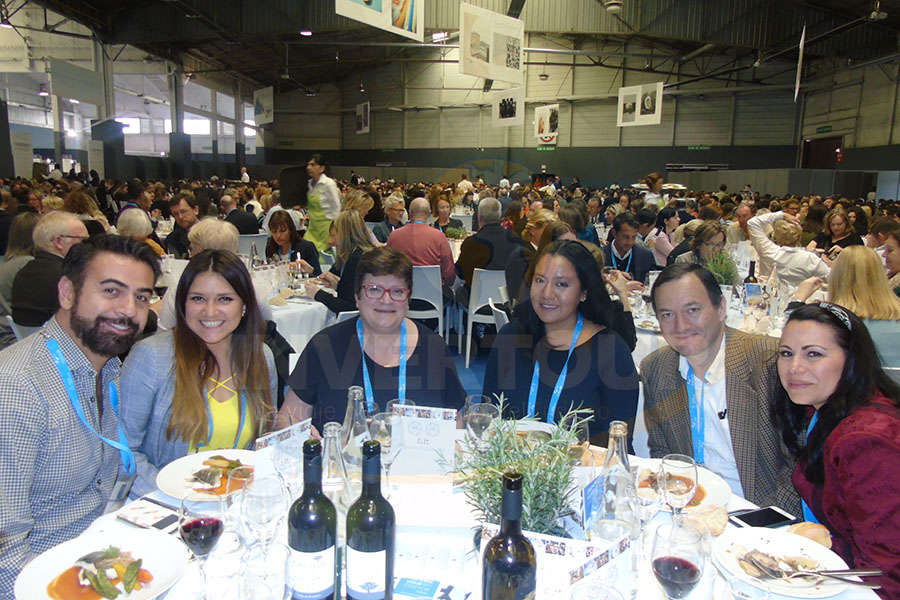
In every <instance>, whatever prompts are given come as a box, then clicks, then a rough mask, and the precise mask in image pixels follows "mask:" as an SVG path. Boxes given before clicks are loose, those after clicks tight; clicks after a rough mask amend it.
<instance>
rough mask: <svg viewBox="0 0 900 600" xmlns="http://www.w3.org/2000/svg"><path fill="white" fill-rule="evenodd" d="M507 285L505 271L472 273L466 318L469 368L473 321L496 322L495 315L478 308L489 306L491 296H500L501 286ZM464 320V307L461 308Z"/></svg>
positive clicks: (460, 313) (467, 364)
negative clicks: (480, 312) (480, 313)
mask: <svg viewBox="0 0 900 600" xmlns="http://www.w3.org/2000/svg"><path fill="white" fill-rule="evenodd" d="M501 285H506V272H505V271H491V270H488V269H475V272H474V273H473V274H472V290H471V291H470V292H469V308H468V309H467V316H468V318H467V319H466V341H465V344H466V368H467V369H468V368H469V357H470V355H471V353H472V323H484V324H486V325H493V324H494V315H479V314H477V313H478V309H480V308H483V307H485V306H489V304H488V302H489V301H490V299H491V298H499V297H500V292H499V289H500V286H501ZM459 315H460V322H462V307H460V308H459ZM459 338H460V340H459V344H460V345H459V352H460V353H462V335H460V336H459Z"/></svg>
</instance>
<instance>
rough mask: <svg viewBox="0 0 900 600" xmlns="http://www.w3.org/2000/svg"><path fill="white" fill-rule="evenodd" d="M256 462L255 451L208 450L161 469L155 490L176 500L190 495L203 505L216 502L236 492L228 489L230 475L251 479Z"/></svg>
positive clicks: (185, 457) (173, 462)
mask: <svg viewBox="0 0 900 600" xmlns="http://www.w3.org/2000/svg"><path fill="white" fill-rule="evenodd" d="M253 462H254V453H253V451H252V450H208V451H206V452H197V453H196V454H188V455H187V456H184V457H182V458H179V459H178V460H175V461H172V462H170V463H169V464H167V465H166V466H165V467H163V468H162V469H160V471H159V473H158V474H157V475H156V487H158V488H159V489H160V491H161V492H163V493H164V494H168V495H169V496H172V497H173V498H178V499H181V498H184V497H186V496H188V495H190V496H191V498H192V499H194V498H196V499H198V500H199V501H201V502H203V501H208V502H213V501H217V500H219V498H221V497H222V496H224V495H226V494H230V493H232V492H234V491H237V490H236V489H230V488H229V484H228V477H229V475H231V474H233V473H238V474H242V475H246V474H249V475H252V473H253ZM231 488H234V485H232V486H231Z"/></svg>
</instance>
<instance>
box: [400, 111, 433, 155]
mask: <svg viewBox="0 0 900 600" xmlns="http://www.w3.org/2000/svg"><path fill="white" fill-rule="evenodd" d="M440 133H441V121H440V112H439V111H436V110H422V111H410V112H407V113H406V144H405V147H406V148H439V147H440V142H439V136H440Z"/></svg>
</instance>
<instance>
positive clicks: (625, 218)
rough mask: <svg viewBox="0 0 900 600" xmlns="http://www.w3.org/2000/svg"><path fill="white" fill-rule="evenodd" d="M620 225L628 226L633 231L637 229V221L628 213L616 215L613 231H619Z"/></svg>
mask: <svg viewBox="0 0 900 600" xmlns="http://www.w3.org/2000/svg"><path fill="white" fill-rule="evenodd" d="M622 225H628V226H629V227H631V228H633V229H637V228H638V220H637V219H636V218H635V217H634V215H633V214H631V213H630V212H623V213H619V214H618V215H616V218H615V219H613V226H612V228H613V230H614V231H619V230H620V229H622Z"/></svg>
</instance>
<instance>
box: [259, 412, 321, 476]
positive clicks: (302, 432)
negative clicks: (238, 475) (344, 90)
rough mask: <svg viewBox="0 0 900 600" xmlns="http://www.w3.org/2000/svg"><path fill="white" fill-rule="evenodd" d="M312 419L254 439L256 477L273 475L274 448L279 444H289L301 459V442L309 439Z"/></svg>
mask: <svg viewBox="0 0 900 600" xmlns="http://www.w3.org/2000/svg"><path fill="white" fill-rule="evenodd" d="M311 429H312V419H306V420H305V421H300V422H299V423H294V424H293V425H291V426H290V427H285V428H284V429H279V430H278V431H273V432H272V433H267V434H266V435H263V436H260V437H258V438H256V446H255V447H254V449H255V450H256V458H255V465H254V471H255V472H256V475H257V476H258V477H262V476H265V475H272V474H274V473H275V462H274V459H275V447H276V446H277V445H279V444H290V445H291V446H293V447H296V449H297V456H298V457H300V460H303V459H302V450H303V442H305V441H306V440H308V439H309V437H310V433H311Z"/></svg>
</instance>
